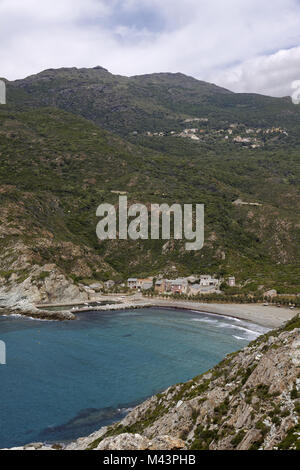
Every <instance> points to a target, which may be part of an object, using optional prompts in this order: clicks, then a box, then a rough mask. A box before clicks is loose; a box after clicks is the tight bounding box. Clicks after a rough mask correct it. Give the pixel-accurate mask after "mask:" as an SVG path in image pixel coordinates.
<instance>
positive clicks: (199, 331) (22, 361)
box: [0, 307, 265, 448]
mask: <svg viewBox="0 0 300 470" xmlns="http://www.w3.org/2000/svg"><path fill="white" fill-rule="evenodd" d="M241 308H242V307H241ZM263 331H265V330H264V329H263V328H260V327H257V326H255V325H252V324H249V323H246V322H241V321H239V320H230V319H226V318H224V317H217V316H210V315H207V314H199V313H196V312H188V311H180V310H168V309H145V310H133V311H120V312H104V313H99V312H98V313H85V314H81V315H80V316H79V317H78V319H77V320H75V321H72V322H71V321H68V322H48V321H36V320H30V319H25V318H11V317H0V339H1V340H3V341H5V343H6V347H7V365H5V366H3V365H0V390H1V400H0V448H1V447H11V446H16V445H22V444H26V443H29V442H36V441H49V442H53V441H65V440H70V439H73V438H77V437H79V436H83V435H87V434H89V433H91V432H93V431H95V430H96V429H99V428H100V427H101V426H102V425H106V424H109V423H111V422H113V421H116V420H118V419H120V418H122V417H123V416H124V415H125V414H126V413H127V412H128V409H129V408H130V407H131V406H133V405H135V404H137V403H139V402H141V401H143V400H144V399H145V398H147V397H149V396H150V395H153V394H155V393H157V392H159V391H161V390H163V389H165V388H167V387H168V386H170V385H172V384H174V383H178V382H183V381H186V380H188V379H190V378H192V377H194V376H195V375H198V374H200V373H202V372H204V371H207V370H208V369H209V368H211V367H212V366H213V365H215V364H216V363H218V362H219V361H220V360H221V359H222V358H223V357H224V356H225V355H226V354H227V353H229V352H232V351H235V350H238V349H240V348H242V347H244V346H246V345H247V343H248V342H249V340H251V339H254V338H255V337H256V336H258V333H262V332H263Z"/></svg>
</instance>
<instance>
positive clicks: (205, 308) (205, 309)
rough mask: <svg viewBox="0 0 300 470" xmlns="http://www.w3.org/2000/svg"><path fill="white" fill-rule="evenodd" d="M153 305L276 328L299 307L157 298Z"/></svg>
mask: <svg viewBox="0 0 300 470" xmlns="http://www.w3.org/2000/svg"><path fill="white" fill-rule="evenodd" d="M153 305H154V306H155V307H164V306H165V307H168V308H178V309H183V310H194V311H197V312H199V313H201V312H202V313H210V314H213V315H219V316H224V317H231V318H236V319H238V320H244V321H249V322H251V323H255V324H257V325H260V326H263V327H266V328H270V329H273V328H278V327H280V326H282V325H283V324H284V323H286V322H287V321H289V320H291V319H292V318H293V317H294V316H295V315H297V313H300V310H299V309H295V310H291V309H289V308H287V307H280V308H278V307H275V306H270V305H269V306H268V307H265V306H263V305H262V304H221V303H220V304H218V303H211V304H208V303H201V302H190V301H186V300H172V301H169V300H159V299H157V300H156V301H155V302H153Z"/></svg>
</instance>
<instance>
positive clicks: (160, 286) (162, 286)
mask: <svg viewBox="0 0 300 470" xmlns="http://www.w3.org/2000/svg"><path fill="white" fill-rule="evenodd" d="M154 290H155V292H158V293H159V294H163V293H164V292H165V291H166V281H165V280H164V279H158V280H157V281H156V283H155V287H154Z"/></svg>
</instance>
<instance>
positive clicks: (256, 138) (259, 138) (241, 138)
mask: <svg viewBox="0 0 300 470" xmlns="http://www.w3.org/2000/svg"><path fill="white" fill-rule="evenodd" d="M194 122H195V123H197V122H198V123H205V124H207V122H208V119H207V118H191V119H186V120H185V121H183V123H184V124H191V123H194ZM203 127H204V129H201V128H196V127H193V128H192V127H191V128H188V129H184V130H183V131H181V132H176V131H160V132H150V131H148V132H146V135H147V136H148V137H167V136H173V137H182V138H189V139H191V140H194V141H201V140H205V139H207V138H211V137H213V138H222V139H225V141H226V142H233V143H235V144H240V145H242V146H246V147H251V148H253V149H256V148H259V147H261V146H263V145H264V143H265V137H264V138H263V136H270V137H272V136H274V135H275V136H276V135H279V134H282V135H285V136H288V133H287V131H286V130H285V129H282V128H281V127H272V128H269V129H262V128H257V129H253V128H246V126H244V125H242V124H237V123H234V124H229V125H228V126H226V127H225V128H224V129H213V128H209V127H207V125H204V126H203Z"/></svg>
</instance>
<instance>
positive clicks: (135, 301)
mask: <svg viewBox="0 0 300 470" xmlns="http://www.w3.org/2000/svg"><path fill="white" fill-rule="evenodd" d="M103 300H104V299H103V298H102V299H98V300H97V301H103ZM106 300H110V301H111V302H112V303H109V302H108V303H107V304H106V305H99V306H84V305H83V304H82V302H78V303H77V304H76V303H75V302H74V303H73V302H70V303H65V305H69V306H71V305H73V308H72V309H68V310H65V311H59V312H58V311H49V310H48V311H47V307H45V306H43V307H44V310H40V311H38V309H37V310H35V311H32V310H29V311H22V310H21V309H16V310H12V309H5V310H4V311H3V312H0V315H1V314H2V315H3V314H6V316H11V315H16V314H17V315H20V316H24V317H27V318H28V317H31V318H33V319H41V320H54V321H70V320H75V319H76V314H78V313H85V312H99V313H101V312H113V311H118V310H131V309H132V310H134V309H140V308H151V307H152V308H171V309H178V310H189V311H195V312H198V313H208V314H212V315H219V316H223V317H228V318H235V319H238V320H244V321H248V322H250V323H254V324H256V325H259V326H263V327H265V328H269V329H274V328H278V327H280V326H282V325H283V324H284V323H286V322H287V321H289V320H291V319H292V318H293V317H294V316H295V315H297V313H300V309H299V308H296V309H293V310H291V309H290V308H288V307H280V308H278V307H276V306H273V305H269V306H264V305H262V304H234V303H230V304H224V303H201V302H194V301H189V300H163V299H159V298H153V299H147V298H144V297H142V296H140V297H135V298H132V299H130V301H129V299H126V300H127V301H124V300H123V299H122V300H123V301H120V300H121V299H117V298H116V297H114V296H113V295H112V296H110V299H106ZM94 301H96V300H93V301H91V303H92V302H94ZM115 301H119V302H120V303H113V302H115ZM47 306H49V307H52V308H55V307H57V306H58V305H57V304H56V305H55V304H53V305H51V304H48V305H47ZM76 307H77V308H76ZM40 308H41V306H40Z"/></svg>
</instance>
